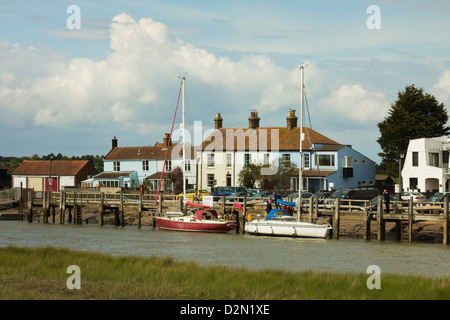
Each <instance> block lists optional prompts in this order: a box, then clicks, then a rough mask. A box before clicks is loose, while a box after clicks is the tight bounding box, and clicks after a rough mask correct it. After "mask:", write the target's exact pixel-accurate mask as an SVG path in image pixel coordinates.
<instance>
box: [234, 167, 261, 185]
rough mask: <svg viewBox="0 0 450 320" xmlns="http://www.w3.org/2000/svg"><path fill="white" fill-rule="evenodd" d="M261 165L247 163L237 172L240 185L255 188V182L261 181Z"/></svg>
mask: <svg viewBox="0 0 450 320" xmlns="http://www.w3.org/2000/svg"><path fill="white" fill-rule="evenodd" d="M261 167H262V166H261V165H259V164H248V165H246V166H245V167H244V168H243V169H242V170H241V171H240V172H239V174H238V182H239V185H240V186H241V187H244V188H255V186H256V183H257V182H260V181H261Z"/></svg>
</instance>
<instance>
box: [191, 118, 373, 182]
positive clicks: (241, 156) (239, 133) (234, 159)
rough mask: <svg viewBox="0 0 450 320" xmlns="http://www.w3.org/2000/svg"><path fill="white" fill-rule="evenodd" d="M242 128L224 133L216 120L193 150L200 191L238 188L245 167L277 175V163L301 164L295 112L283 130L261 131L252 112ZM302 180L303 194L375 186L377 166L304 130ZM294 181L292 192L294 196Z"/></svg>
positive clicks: (341, 146)
mask: <svg viewBox="0 0 450 320" xmlns="http://www.w3.org/2000/svg"><path fill="white" fill-rule="evenodd" d="M248 120H249V126H248V127H246V128H236V127H231V128H224V127H223V126H222V123H223V119H222V117H221V114H220V113H218V114H216V117H215V118H214V127H215V130H214V131H213V132H212V133H211V134H210V136H209V137H208V138H207V139H205V140H204V141H203V143H202V145H201V146H200V147H198V148H196V155H197V159H198V162H199V165H198V171H199V172H198V175H199V188H212V187H215V186H237V185H239V184H238V176H239V172H240V171H241V170H242V169H243V168H244V167H245V166H246V165H247V164H249V163H254V164H271V165H272V168H268V169H264V170H265V172H261V173H262V174H266V175H270V174H273V172H274V171H276V170H277V167H274V166H273V164H274V163H276V162H277V161H290V162H293V163H295V164H296V165H297V167H299V164H300V152H299V150H300V128H299V127H298V126H297V120H298V118H297V116H296V115H295V110H290V111H289V113H288V116H287V117H286V126H283V127H260V118H259V116H258V112H255V111H253V112H251V114H250V117H249V118H248ZM303 134H304V139H303V144H302V149H303V150H302V151H303V152H302V155H303V159H302V168H303V170H302V175H303V188H304V189H305V190H311V191H318V190H329V189H337V188H342V187H358V186H373V185H374V184H375V162H374V161H372V160H370V159H369V158H367V157H365V156H364V155H362V154H360V153H359V152H357V151H355V150H353V149H352V147H351V146H349V145H343V144H340V143H338V142H336V141H334V140H332V139H330V138H328V137H326V136H324V135H322V134H320V133H318V132H316V131H314V130H312V129H310V128H306V127H304V128H303ZM298 185H299V183H298V170H297V175H295V176H292V177H291V189H292V190H298Z"/></svg>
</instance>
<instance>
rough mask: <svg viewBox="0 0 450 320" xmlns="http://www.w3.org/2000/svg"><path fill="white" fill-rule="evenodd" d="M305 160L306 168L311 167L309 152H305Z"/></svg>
mask: <svg viewBox="0 0 450 320" xmlns="http://www.w3.org/2000/svg"><path fill="white" fill-rule="evenodd" d="M303 161H304V165H305V168H309V153H303Z"/></svg>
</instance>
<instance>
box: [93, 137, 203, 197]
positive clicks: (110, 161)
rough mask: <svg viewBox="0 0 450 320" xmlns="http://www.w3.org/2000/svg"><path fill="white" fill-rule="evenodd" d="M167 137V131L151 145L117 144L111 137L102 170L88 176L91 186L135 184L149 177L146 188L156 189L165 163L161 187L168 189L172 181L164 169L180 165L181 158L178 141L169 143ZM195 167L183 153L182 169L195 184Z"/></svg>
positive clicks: (123, 186) (168, 169)
mask: <svg viewBox="0 0 450 320" xmlns="http://www.w3.org/2000/svg"><path fill="white" fill-rule="evenodd" d="M169 140H170V139H169V135H168V134H166V136H165V138H164V142H163V143H156V144H155V145H154V146H142V147H118V146H117V139H116V137H114V139H113V140H112V149H111V151H110V152H109V153H108V154H107V155H106V156H105V158H104V164H103V166H104V171H103V172H102V173H100V174H98V175H96V176H94V177H93V178H92V179H93V183H92V185H93V187H111V188H127V187H139V186H140V185H141V184H143V183H144V181H145V180H150V189H152V190H156V189H157V186H158V184H159V180H160V177H161V172H162V170H163V166H164V163H165V167H164V172H165V173H166V174H165V175H164V177H165V181H163V183H162V185H163V188H162V191H171V190H172V185H171V182H170V181H168V178H167V173H169V172H171V171H172V170H173V169H175V168H176V167H180V168H181V167H182V164H183V159H182V152H181V144H179V143H174V144H172V143H171V141H169ZM166 153H167V161H165V160H166ZM186 155H188V154H186ZM195 169H196V166H195V165H194V164H193V160H192V159H191V158H190V157H187V159H186V164H185V170H186V172H185V173H186V179H187V182H188V184H195V174H196V171H195Z"/></svg>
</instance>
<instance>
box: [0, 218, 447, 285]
mask: <svg viewBox="0 0 450 320" xmlns="http://www.w3.org/2000/svg"><path fill="white" fill-rule="evenodd" d="M0 246H1V247H5V246H19V247H46V246H52V247H64V248H70V249H75V250H82V251H95V252H100V253H107V254H110V255H113V256H157V257H167V256H170V257H173V258H174V259H175V260H178V261H195V262H197V263H199V264H200V265H222V266H228V267H245V268H248V269H277V270H285V271H289V272H296V271H307V270H314V271H323V272H337V273H341V272H342V273H366V272H367V268H368V267H369V266H371V265H377V266H378V267H379V268H380V270H381V273H392V274H409V275H425V276H430V277H441V276H445V277H450V265H449V263H450V248H449V247H448V246H445V245H442V244H430V243H412V244H409V243H406V242H393V241H383V242H378V241H377V240H371V241H364V240H362V239H339V240H335V239H325V240H324V239H320V240H311V239H297V238H279V237H264V236H252V235H248V234H236V233H235V231H231V232H229V233H226V234H205V233H189V232H176V231H165V230H159V229H153V228H152V227H142V228H141V229H139V228H138V227H136V226H126V227H114V226H98V225H93V224H92V225H89V224H88V225H81V226H80V225H70V224H65V225H58V224H51V223H50V224H43V223H36V222H33V223H28V222H25V221H0ZM74 263H75V262H74ZM75 264H76V263H75Z"/></svg>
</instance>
